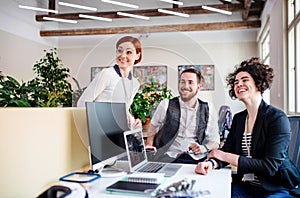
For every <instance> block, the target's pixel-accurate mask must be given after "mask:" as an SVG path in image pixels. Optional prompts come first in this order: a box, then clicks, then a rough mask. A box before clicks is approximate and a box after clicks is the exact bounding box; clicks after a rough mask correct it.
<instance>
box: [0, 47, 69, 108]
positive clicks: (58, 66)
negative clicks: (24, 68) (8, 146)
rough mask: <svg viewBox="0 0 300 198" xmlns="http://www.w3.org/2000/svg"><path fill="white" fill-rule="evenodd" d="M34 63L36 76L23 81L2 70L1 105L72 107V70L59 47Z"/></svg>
mask: <svg viewBox="0 0 300 198" xmlns="http://www.w3.org/2000/svg"><path fill="white" fill-rule="evenodd" d="M44 51H45V52H46V54H45V56H44V57H43V58H41V59H40V60H39V61H38V62H37V63H36V64H35V65H34V66H33V71H34V73H35V74H36V77H35V78H34V79H32V80H30V81H28V82H23V81H22V82H21V83H19V82H18V81H17V80H16V79H15V78H13V77H12V76H4V75H2V74H1V73H0V106H1V107H57V106H72V93H73V90H72V88H71V84H70V83H69V82H68V77H69V76H70V75H69V69H68V68H65V67H64V66H63V65H62V63H61V60H60V59H59V58H58V57H57V52H56V48H54V49H51V50H50V51H46V50H44Z"/></svg>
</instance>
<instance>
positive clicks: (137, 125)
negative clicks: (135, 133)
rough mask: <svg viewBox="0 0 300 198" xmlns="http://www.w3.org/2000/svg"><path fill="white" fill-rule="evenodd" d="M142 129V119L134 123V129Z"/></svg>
mask: <svg viewBox="0 0 300 198" xmlns="http://www.w3.org/2000/svg"><path fill="white" fill-rule="evenodd" d="M141 127H142V121H141V120H140V119H135V120H134V123H133V129H137V128H141Z"/></svg>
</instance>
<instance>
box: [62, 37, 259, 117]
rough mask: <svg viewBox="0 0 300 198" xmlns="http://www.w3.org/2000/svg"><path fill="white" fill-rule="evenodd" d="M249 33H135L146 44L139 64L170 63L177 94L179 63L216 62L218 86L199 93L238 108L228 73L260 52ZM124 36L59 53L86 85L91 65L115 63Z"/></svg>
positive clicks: (170, 79) (171, 81)
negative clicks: (117, 45)
mask: <svg viewBox="0 0 300 198" xmlns="http://www.w3.org/2000/svg"><path fill="white" fill-rule="evenodd" d="M222 33H224V34H222ZM246 33H248V34H246V35H247V37H245V36H244V34H245V32H244V31H232V34H228V33H226V32H217V31H216V32H209V33H208V32H202V33H200V32H199V33H197V34H195V33H159V34H151V35H146V36H145V35H133V36H137V37H139V38H140V40H141V42H142V45H143V59H142V61H141V63H140V64H139V65H167V66H168V87H169V88H171V89H172V90H173V91H174V93H175V94H178V91H177V82H178V78H177V77H178V68H177V67H178V65H184V64H188V65H193V64H196V65H199V64H200V65H202V64H204V65H214V66H215V90H214V91H202V92H200V94H199V97H200V98H201V99H203V100H205V101H209V102H212V103H213V104H214V106H215V108H216V110H218V109H219V107H220V106H221V105H223V104H228V105H230V106H232V110H233V111H234V112H236V111H239V110H241V109H242V108H243V106H242V105H241V103H240V102H238V101H232V100H231V99H230V98H229V96H228V94H227V90H226V85H225V76H226V74H227V73H229V72H231V71H232V70H233V66H234V65H236V64H238V63H240V62H241V61H242V60H244V59H248V58H251V57H252V56H258V51H257V43H256V41H255V38H256V31H252V32H251V33H249V32H246ZM122 36H123V35H113V36H110V37H109V38H107V39H104V40H103V39H99V41H98V42H95V43H94V45H90V46H84V47H81V48H60V50H59V55H60V57H61V58H62V60H63V62H64V63H65V65H68V66H72V72H73V74H72V75H73V76H74V77H76V79H77V80H78V81H79V83H80V86H81V87H85V86H87V85H88V83H89V82H90V78H91V77H90V76H91V69H90V68H91V67H96V66H97V67H101V66H111V65H113V64H114V63H115V60H114V59H115V43H116V41H117V40H118V39H119V38H120V37H122ZM237 38H238V39H237ZM253 40H254V41H253ZM75 70H77V71H75Z"/></svg>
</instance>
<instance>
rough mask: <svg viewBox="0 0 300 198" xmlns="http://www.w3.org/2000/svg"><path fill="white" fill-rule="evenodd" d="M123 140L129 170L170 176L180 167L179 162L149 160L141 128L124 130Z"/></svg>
mask: <svg viewBox="0 0 300 198" xmlns="http://www.w3.org/2000/svg"><path fill="white" fill-rule="evenodd" d="M124 140H125V147H126V151H127V157H128V163H129V171H130V172H157V173H164V174H165V176H166V177H171V176H173V175H175V174H176V173H177V171H178V170H179V169H180V168H181V167H182V165H180V164H171V163H162V162H149V161H148V159H147V153H146V148H145V144H144V139H143V132H142V129H141V128H139V129H135V130H133V131H125V132H124Z"/></svg>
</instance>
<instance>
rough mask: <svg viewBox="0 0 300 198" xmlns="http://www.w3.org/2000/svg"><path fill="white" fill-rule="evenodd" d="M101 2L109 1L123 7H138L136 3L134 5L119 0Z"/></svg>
mask: <svg viewBox="0 0 300 198" xmlns="http://www.w3.org/2000/svg"><path fill="white" fill-rule="evenodd" d="M102 2H104V3H110V4H114V5H119V6H124V7H128V8H135V9H137V8H139V6H138V5H134V4H129V3H122V2H119V1H112V0H102Z"/></svg>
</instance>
